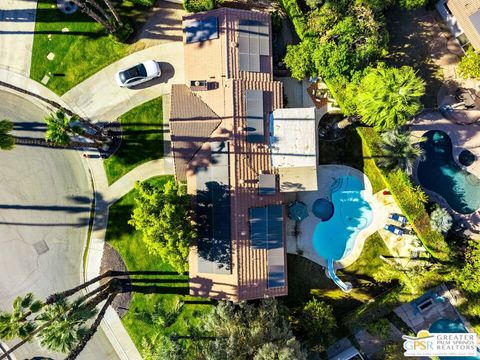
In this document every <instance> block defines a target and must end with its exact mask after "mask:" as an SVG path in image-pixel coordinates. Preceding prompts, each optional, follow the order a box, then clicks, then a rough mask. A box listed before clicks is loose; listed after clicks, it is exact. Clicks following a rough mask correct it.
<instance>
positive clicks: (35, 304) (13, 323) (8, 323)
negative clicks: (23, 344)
mask: <svg viewBox="0 0 480 360" xmlns="http://www.w3.org/2000/svg"><path fill="white" fill-rule="evenodd" d="M42 306H43V303H42V302H41V301H38V300H35V298H34V295H33V294H32V293H28V294H26V295H25V296H23V297H21V296H18V297H17V298H16V299H15V300H14V301H13V306H12V307H13V310H12V312H10V313H8V312H0V339H3V340H12V339H14V338H16V337H19V338H20V339H25V338H27V337H29V336H30V335H31V334H32V333H33V331H34V330H35V329H36V324H35V322H34V321H32V320H31V319H29V317H30V315H32V314H35V313H38V312H39V311H40V310H41V309H42Z"/></svg>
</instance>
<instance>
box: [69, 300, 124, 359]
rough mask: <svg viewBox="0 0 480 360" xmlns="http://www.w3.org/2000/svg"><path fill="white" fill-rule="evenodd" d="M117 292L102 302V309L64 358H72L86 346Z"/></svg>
mask: <svg viewBox="0 0 480 360" xmlns="http://www.w3.org/2000/svg"><path fill="white" fill-rule="evenodd" d="M117 294H118V293H116V292H114V293H113V294H111V295H110V296H109V297H108V299H107V301H106V302H105V304H103V306H102V309H101V310H100V312H99V313H98V316H97V318H96V319H95V321H94V322H93V324H92V326H90V328H89V329H88V330H87V331H86V332H85V333H84V334H83V336H82V337H81V340H80V341H79V342H78V343H77V345H76V346H75V348H73V349H72V350H71V351H70V353H69V354H68V356H67V357H66V358H65V360H74V359H76V358H77V357H78V355H80V353H81V352H82V350H83V349H84V348H85V346H87V344H88V342H89V341H90V339H91V338H92V337H93V335H95V333H96V332H97V329H98V327H99V326H100V323H101V322H102V320H103V318H104V317H105V313H106V312H107V309H108V307H109V306H110V305H111V304H112V302H113V300H115V297H116V296H117Z"/></svg>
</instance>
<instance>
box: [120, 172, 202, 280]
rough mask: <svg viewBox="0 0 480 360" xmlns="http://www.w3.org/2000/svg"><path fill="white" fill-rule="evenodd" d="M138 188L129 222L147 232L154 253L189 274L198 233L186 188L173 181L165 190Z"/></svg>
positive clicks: (145, 233)
mask: <svg viewBox="0 0 480 360" xmlns="http://www.w3.org/2000/svg"><path fill="white" fill-rule="evenodd" d="M135 189H136V190H137V193H138V195H137V197H136V198H135V204H136V206H135V209H134V211H133V214H132V218H131V220H130V222H129V223H130V224H131V225H133V226H134V227H135V228H136V229H137V230H140V231H142V232H143V241H144V242H145V244H146V245H147V248H148V250H149V252H150V253H152V254H157V255H159V256H160V257H161V258H162V260H163V261H164V262H166V263H168V264H170V265H171V266H172V267H173V268H174V269H175V270H176V271H178V272H179V273H183V272H185V271H187V270H188V262H187V260H188V253H189V248H190V242H191V240H192V239H193V238H194V237H195V231H194V225H193V222H192V219H191V215H190V210H189V207H188V205H189V199H188V196H187V195H186V189H185V187H184V186H181V185H179V184H176V183H175V181H173V180H169V181H167V182H166V183H165V185H164V187H163V188H157V187H154V186H151V185H149V184H148V183H146V182H143V183H140V182H137V183H136V184H135Z"/></svg>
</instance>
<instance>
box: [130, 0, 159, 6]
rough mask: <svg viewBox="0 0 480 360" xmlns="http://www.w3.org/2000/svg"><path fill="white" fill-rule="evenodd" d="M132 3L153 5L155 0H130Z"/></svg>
mask: <svg viewBox="0 0 480 360" xmlns="http://www.w3.org/2000/svg"><path fill="white" fill-rule="evenodd" d="M131 1H132V2H133V3H135V4H138V5H143V6H153V5H155V2H156V0H131Z"/></svg>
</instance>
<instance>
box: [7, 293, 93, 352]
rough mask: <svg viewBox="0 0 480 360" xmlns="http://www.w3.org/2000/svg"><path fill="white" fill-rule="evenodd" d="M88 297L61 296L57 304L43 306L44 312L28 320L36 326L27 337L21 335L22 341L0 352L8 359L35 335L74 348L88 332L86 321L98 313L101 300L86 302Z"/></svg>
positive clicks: (50, 343)
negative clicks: (71, 297)
mask: <svg viewBox="0 0 480 360" xmlns="http://www.w3.org/2000/svg"><path fill="white" fill-rule="evenodd" d="M84 300H85V299H84V298H83V297H82V298H79V299H77V300H75V301H74V302H73V303H71V304H69V303H68V302H67V301H66V300H65V299H61V300H59V301H58V302H57V303H55V304H53V305H50V306H45V307H43V312H42V313H40V314H39V315H38V316H36V317H35V319H33V320H28V321H29V322H30V323H32V325H31V329H32V330H31V331H29V333H28V334H27V335H26V336H25V337H23V338H22V337H21V338H22V341H20V342H19V343H17V344H16V345H15V346H13V347H11V348H10V349H9V350H8V351H6V352H4V353H3V354H0V360H2V359H6V358H7V357H8V356H9V355H10V354H11V353H13V352H14V351H16V350H17V349H18V348H20V347H21V346H23V345H25V344H26V343H27V342H30V341H32V339H33V338H34V337H35V336H37V337H38V338H39V339H40V343H41V344H42V346H44V347H46V348H48V349H51V350H56V351H68V350H70V349H71V348H72V347H73V346H74V345H75V343H76V342H77V341H79V339H81V338H82V337H83V336H84V334H85V333H86V327H84V324H85V323H86V322H87V321H88V320H89V319H91V318H92V317H93V316H95V314H96V308H95V307H96V306H97V305H98V302H97V301H89V302H86V303H85V302H84ZM25 321H27V318H26V317H24V318H23V321H19V323H23V322H25ZM32 326H33V327H32ZM19 337H20V336H19Z"/></svg>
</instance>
